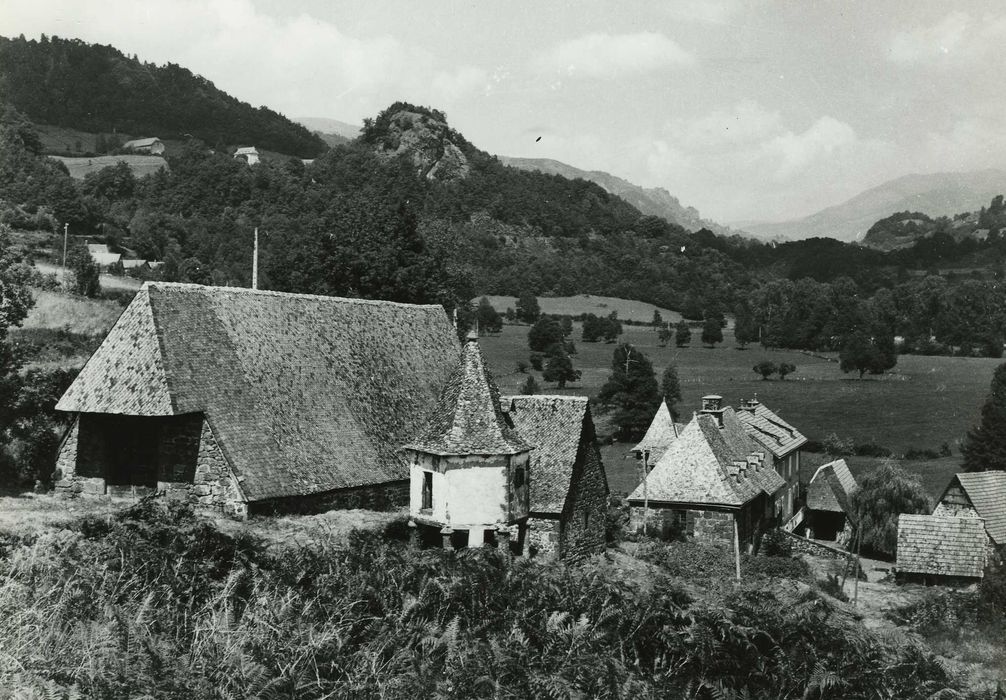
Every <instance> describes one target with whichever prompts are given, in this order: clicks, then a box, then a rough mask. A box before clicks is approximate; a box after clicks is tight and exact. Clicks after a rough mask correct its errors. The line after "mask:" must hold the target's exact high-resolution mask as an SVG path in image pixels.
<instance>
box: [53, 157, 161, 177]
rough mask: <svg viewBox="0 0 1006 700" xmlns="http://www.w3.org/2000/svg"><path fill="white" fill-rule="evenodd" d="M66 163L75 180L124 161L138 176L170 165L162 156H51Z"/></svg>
mask: <svg viewBox="0 0 1006 700" xmlns="http://www.w3.org/2000/svg"><path fill="white" fill-rule="evenodd" d="M49 157H50V158H55V159H56V160H58V161H62V163H63V164H64V165H66V169H67V170H69V171H70V177H72V178H74V179H75V180H83V179H84V176H85V175H87V174H88V173H96V172H98V171H99V170H101V169H102V168H107V167H110V166H112V165H115V164H116V163H119V162H123V163H126V164H127V165H128V166H129V169H130V170H132V171H133V175H135V176H136V177H143V176H144V175H150V174H151V173H156V172H157V171H158V170H160V169H161V168H166V167H168V161H166V160H164V159H163V158H161V157H160V156H142V155H137V156H126V155H122V156H93V157H91V158H67V157H65V156H49Z"/></svg>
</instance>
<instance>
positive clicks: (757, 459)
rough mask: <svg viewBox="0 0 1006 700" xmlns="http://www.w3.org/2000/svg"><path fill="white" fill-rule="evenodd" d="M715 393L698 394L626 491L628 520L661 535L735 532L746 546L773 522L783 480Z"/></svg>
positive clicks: (709, 536)
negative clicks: (690, 413)
mask: <svg viewBox="0 0 1006 700" xmlns="http://www.w3.org/2000/svg"><path fill="white" fill-rule="evenodd" d="M722 400H723V399H722V397H720V396H716V395H709V396H704V397H703V398H702V411H701V412H700V413H698V414H696V415H695V417H694V418H693V419H692V421H691V422H690V423H689V424H688V425H687V426H685V429H684V430H683V431H682V432H681V435H680V436H679V437H678V439H677V440H675V441H674V442H673V443H672V444H671V445H670V447H668V449H667V451H666V452H664V454H663V456H662V457H661V458H660V461H658V462H657V464H656V466H654V468H653V471H652V472H650V474H649V475H647V476H646V477H645V478H644V479H643V482H642V483H641V484H640V485H639V486H638V487H636V489H635V490H634V491H633V492H632V494H630V495H629V499H628V500H629V505H630V507H631V514H632V525H633V526H634V527H636V528H639V527H640V526H641V525H642V524H643V522H644V519H645V520H646V521H647V522H648V521H650V520H651V519H652V520H653V521H654V525H655V527H656V530H657V532H659V533H660V534H661V535H662V536H669V535H674V534H678V533H683V534H685V535H689V536H691V537H694V538H695V539H699V540H714V541H725V542H731V541H734V540H737V541H738V542H739V544H740V545H741V546H744V547H746V548H748V549H749V550H750V549H753V548H754V546H755V545H756V544H757V541H758V540H759V538H760V536H761V534H762V533H763V532H764V531H765V530H767V529H768V528H770V527H772V526H774V525H776V524H778V521H779V515H780V511H779V504H778V498H779V496H780V495H781V494H782V492H783V491H784V489H785V488H786V482H785V481H784V480H783V479H782V477H780V476H779V474H778V473H777V472H776V471H775V469H773V468H772V464H773V463H772V457H771V455H770V454H767V453H766V452H765V451H764V450H763V448H761V446H760V445H759V444H758V443H756V442H755V441H754V440H752V439H751V438H750V437H749V436H748V434H747V432H746V431H745V430H744V427H743V425H742V423H741V422H740V419H739V418H738V416H737V413H736V412H735V411H734V409H733V408H730V407H726V408H721V402H722Z"/></svg>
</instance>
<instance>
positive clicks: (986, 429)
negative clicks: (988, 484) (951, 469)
mask: <svg viewBox="0 0 1006 700" xmlns="http://www.w3.org/2000/svg"><path fill="white" fill-rule="evenodd" d="M961 454H962V455H963V456H964V462H963V467H964V471H968V472H979V471H986V470H992V469H1006V364H1001V365H999V366H998V367H996V369H995V372H994V373H993V374H992V384H991V386H990V387H989V395H988V397H987V398H986V399H985V404H984V405H983V406H982V412H981V422H980V423H979V424H978V425H977V426H975V427H974V428H972V429H971V430H969V431H968V434H967V437H966V438H965V439H964V445H963V446H962V448H961Z"/></svg>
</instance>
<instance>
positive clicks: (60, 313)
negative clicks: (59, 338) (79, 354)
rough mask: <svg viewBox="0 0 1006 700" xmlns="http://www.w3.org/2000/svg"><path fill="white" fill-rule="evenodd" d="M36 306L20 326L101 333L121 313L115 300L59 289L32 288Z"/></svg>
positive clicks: (96, 334) (103, 332)
mask: <svg viewBox="0 0 1006 700" xmlns="http://www.w3.org/2000/svg"><path fill="white" fill-rule="evenodd" d="M33 295H34V297H35V306H34V307H32V309H31V311H29V312H28V317H27V318H26V319H25V321H24V324H22V328H25V329H35V328H46V329H55V330H62V331H67V332H69V333H74V334H78V335H90V336H104V335H105V334H106V333H107V332H108V330H109V329H110V328H111V327H112V325H113V324H114V323H115V321H116V319H118V318H119V314H121V313H122V306H120V305H119V304H117V303H115V302H114V301H104V300H97V299H84V298H81V297H74V296H69V295H67V294H60V293H58V292H49V291H45V290H35V291H34V292H33Z"/></svg>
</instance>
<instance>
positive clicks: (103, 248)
mask: <svg viewBox="0 0 1006 700" xmlns="http://www.w3.org/2000/svg"><path fill="white" fill-rule="evenodd" d="M87 252H88V253H90V254H91V260H93V261H94V264H95V265H97V266H98V267H99V268H101V269H102V270H107V269H108V268H109V267H111V266H112V265H115V264H116V263H118V262H121V260H122V255H120V254H119V253H112V252H111V251H109V250H108V246H107V245H105V244H104V243H88V244H87Z"/></svg>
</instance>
